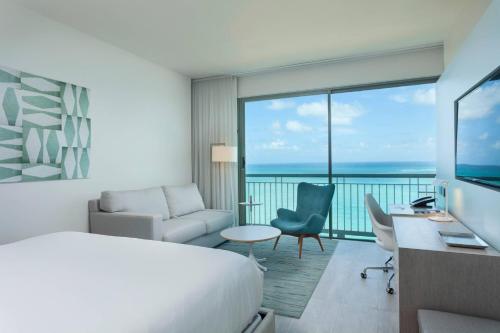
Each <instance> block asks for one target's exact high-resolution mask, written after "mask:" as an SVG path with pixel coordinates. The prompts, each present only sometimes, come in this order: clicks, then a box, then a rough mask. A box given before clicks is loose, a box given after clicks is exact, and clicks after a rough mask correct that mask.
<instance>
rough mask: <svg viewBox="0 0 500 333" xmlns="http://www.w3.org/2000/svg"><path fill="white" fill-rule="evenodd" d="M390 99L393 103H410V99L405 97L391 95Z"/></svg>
mask: <svg viewBox="0 0 500 333" xmlns="http://www.w3.org/2000/svg"><path fill="white" fill-rule="evenodd" d="M389 99H390V100H391V101H394V102H397V103H406V102H408V97H406V96H403V95H391V96H389Z"/></svg>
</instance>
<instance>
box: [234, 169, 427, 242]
mask: <svg viewBox="0 0 500 333" xmlns="http://www.w3.org/2000/svg"><path fill="white" fill-rule="evenodd" d="M434 177H435V175H434V174H333V175H332V179H331V182H332V183H333V184H335V195H334V197H333V201H332V209H331V212H330V214H329V218H328V221H327V224H326V225H325V229H324V234H323V235H324V236H331V237H337V238H356V239H366V240H370V239H372V238H373V236H374V234H373V232H372V227H371V223H370V219H369V217H368V216H367V212H366V209H365V205H364V196H365V194H366V193H372V194H373V196H374V197H375V199H377V201H378V202H379V204H380V206H381V207H382V209H383V210H384V211H386V212H387V211H388V209H389V207H390V206H391V205H393V204H408V203H409V202H411V201H413V200H415V199H417V198H419V197H423V196H435V188H434V186H433V185H432V179H433V178H434ZM300 182H310V183H313V184H319V185H321V184H323V185H325V184H328V183H329V179H328V175H326V174H246V181H245V183H246V184H245V185H246V186H245V198H246V200H247V201H248V200H249V199H250V196H252V200H253V202H255V203H259V204H260V205H258V206H255V207H254V208H253V210H252V211H250V209H246V211H245V212H244V214H245V215H244V216H245V222H246V223H247V224H263V225H269V223H270V221H271V220H272V219H274V218H275V217H276V210H277V209H278V208H288V209H295V205H296V198H295V196H296V193H297V185H298V184H299V183H300Z"/></svg>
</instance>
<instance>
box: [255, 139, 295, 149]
mask: <svg viewBox="0 0 500 333" xmlns="http://www.w3.org/2000/svg"><path fill="white" fill-rule="evenodd" d="M259 148H261V149H265V150H295V151H296V150H299V147H298V146H296V145H293V146H289V145H287V143H286V141H284V140H281V139H276V140H273V141H271V142H270V143H264V144H262V145H261V146H260V147H259Z"/></svg>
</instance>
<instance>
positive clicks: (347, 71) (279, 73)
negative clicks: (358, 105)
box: [238, 46, 444, 97]
mask: <svg viewBox="0 0 500 333" xmlns="http://www.w3.org/2000/svg"><path fill="white" fill-rule="evenodd" d="M443 68H444V65H443V48H442V47H441V46H436V47H428V48H422V49H416V50H408V51H404V52H393V53H388V54H385V55H378V56H365V57H358V58H353V59H344V60H338V61H333V62H328V63H322V64H312V65H304V66H296V67H290V68H285V69H281V70H275V71H269V72H263V73H258V74H254V75H243V76H241V77H240V78H239V80H238V97H253V96H262V95H270V94H278V93H286V92H298V91H307V90H315V89H323V88H336V87H346V86H352V85H361V84H369V83H379V82H387V81H397V80H405V79H415V78H423V77H430V76H439V75H441V73H442V72H443Z"/></svg>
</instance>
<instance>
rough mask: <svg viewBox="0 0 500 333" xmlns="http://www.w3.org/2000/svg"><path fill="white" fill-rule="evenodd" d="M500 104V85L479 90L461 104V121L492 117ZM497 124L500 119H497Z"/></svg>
mask: <svg viewBox="0 0 500 333" xmlns="http://www.w3.org/2000/svg"><path fill="white" fill-rule="evenodd" d="M498 104H500V83H497V82H495V83H492V84H490V85H488V86H485V87H481V88H478V89H476V90H474V91H473V92H471V93H470V94H469V95H468V96H466V97H464V98H463V99H462V100H461V101H460V102H459V113H458V117H459V118H460V119H481V118H485V117H487V116H489V115H490V113H491V112H492V111H493V109H494V107H495V105H498ZM497 122H499V119H498V118H497ZM499 123H500V122H499Z"/></svg>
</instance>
